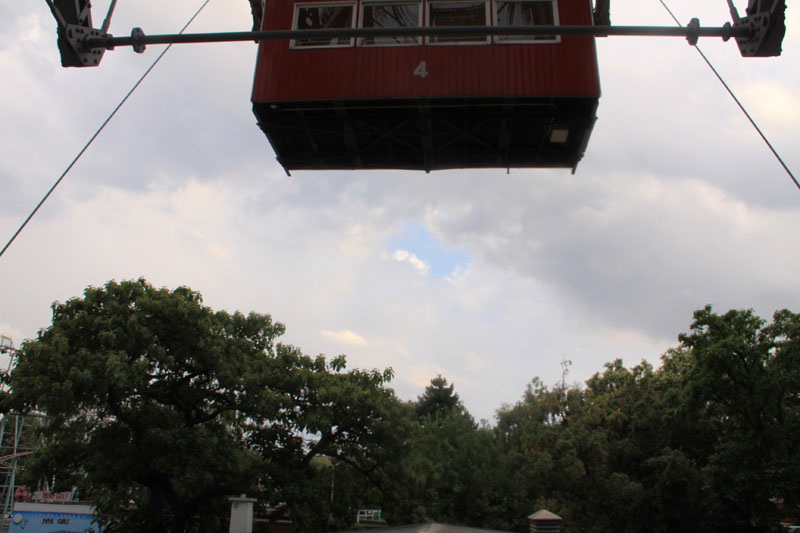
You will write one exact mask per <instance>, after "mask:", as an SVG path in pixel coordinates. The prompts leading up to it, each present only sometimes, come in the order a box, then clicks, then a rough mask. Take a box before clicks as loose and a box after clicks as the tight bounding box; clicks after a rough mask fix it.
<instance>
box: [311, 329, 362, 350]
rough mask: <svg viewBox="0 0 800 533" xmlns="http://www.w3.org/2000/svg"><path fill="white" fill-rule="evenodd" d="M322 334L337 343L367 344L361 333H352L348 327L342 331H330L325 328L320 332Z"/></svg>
mask: <svg viewBox="0 0 800 533" xmlns="http://www.w3.org/2000/svg"><path fill="white" fill-rule="evenodd" d="M322 335H323V336H324V337H326V338H328V339H331V340H333V341H335V342H338V343H339V344H349V345H352V346H364V345H366V344H367V341H366V340H365V339H364V337H362V336H361V335H358V334H357V333H353V332H352V331H350V330H349V329H346V330H344V331H330V330H325V331H323V332H322Z"/></svg>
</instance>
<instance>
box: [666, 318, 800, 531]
mask: <svg viewBox="0 0 800 533" xmlns="http://www.w3.org/2000/svg"><path fill="white" fill-rule="evenodd" d="M679 338H680V341H681V343H682V345H683V346H685V347H686V348H687V349H688V350H690V354H691V360H690V363H691V367H690V369H689V372H688V378H689V381H688V394H689V399H690V401H691V402H693V405H694V406H695V409H697V410H698V411H699V410H700V409H702V410H703V412H704V413H705V417H706V418H707V419H708V420H709V422H710V423H713V427H714V432H715V435H714V440H713V441H712V442H711V451H710V453H709V456H708V459H707V464H706V465H705V467H704V473H705V476H706V482H707V484H708V485H709V487H710V488H711V494H712V495H713V499H709V507H711V508H712V510H713V512H714V514H715V518H716V519H717V520H727V521H728V522H729V523H730V524H731V527H737V528H739V529H746V528H752V529H754V530H755V529H762V530H763V529H766V528H771V527H777V524H778V520H779V519H780V518H781V517H782V515H783V514H787V515H794V516H797V514H798V511H799V510H800V509H799V508H798V504H800V486H798V482H797V481H796V480H797V479H798V474H800V431H799V430H800V381H798V378H799V377H800V315H797V314H794V313H791V312H790V311H787V310H783V311H778V312H776V313H775V315H774V317H773V322H772V323H771V324H766V321H765V320H763V319H761V318H760V317H758V316H756V315H755V314H754V313H753V311H752V310H732V311H728V312H727V313H725V314H722V315H719V314H716V313H714V312H713V310H712V308H711V307H710V306H708V307H706V308H704V309H701V310H699V311H696V312H695V314H694V322H693V324H692V332H691V333H689V334H684V335H681V336H680V337H679ZM776 503H781V504H782V506H783V510H782V511H779V510H778V508H777V505H776Z"/></svg>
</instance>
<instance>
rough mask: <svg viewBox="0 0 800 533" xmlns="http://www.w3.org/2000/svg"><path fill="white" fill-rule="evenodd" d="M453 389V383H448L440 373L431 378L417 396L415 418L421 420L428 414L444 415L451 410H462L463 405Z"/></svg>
mask: <svg viewBox="0 0 800 533" xmlns="http://www.w3.org/2000/svg"><path fill="white" fill-rule="evenodd" d="M454 389H455V385H453V384H452V383H451V384H449V385H448V384H447V378H443V377H442V376H441V374H440V375H438V376H436V377H435V378H433V379H432V380H431V384H430V385H428V386H427V387H425V392H424V393H423V394H422V396H420V397H418V398H417V404H416V410H415V412H416V415H417V418H418V419H419V420H422V419H424V418H425V417H428V416H434V417H436V416H439V415H446V414H449V413H450V412H451V411H453V410H458V411H463V410H464V406H463V405H462V403H461V400H460V399H459V397H458V394H456V393H455V390H454Z"/></svg>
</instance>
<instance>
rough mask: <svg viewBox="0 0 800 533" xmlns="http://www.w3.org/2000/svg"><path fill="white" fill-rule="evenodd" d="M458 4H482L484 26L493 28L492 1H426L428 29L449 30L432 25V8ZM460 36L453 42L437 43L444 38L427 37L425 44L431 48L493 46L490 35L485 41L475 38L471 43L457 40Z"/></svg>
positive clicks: (454, 37) (426, 24) (426, 25)
mask: <svg viewBox="0 0 800 533" xmlns="http://www.w3.org/2000/svg"><path fill="white" fill-rule="evenodd" d="M449 3H452V4H456V3H476V4H477V3H482V4H483V5H484V10H485V11H484V13H485V18H484V21H485V23H484V24H483V25H484V26H491V25H492V9H491V4H492V2H491V1H490V0H425V27H426V28H437V27H438V28H447V27H448V26H434V25H432V24H431V6H432V5H433V4H449ZM457 37H458V36H453V37H452V39H454V40H452V41H438V42H437V41H435V40H434V39H441V38H442V37H431V36H428V37H425V44H426V45H429V46H477V45H483V44H491V42H492V40H491V38H490V36H489V35H486V36H485V37H484V39H483V40H478V39H480V37H476V38H474V40H469V41H460V40H455V39H456V38H457Z"/></svg>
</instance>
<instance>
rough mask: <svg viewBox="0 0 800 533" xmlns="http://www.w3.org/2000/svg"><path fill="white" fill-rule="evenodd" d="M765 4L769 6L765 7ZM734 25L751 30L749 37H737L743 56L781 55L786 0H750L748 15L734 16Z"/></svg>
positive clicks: (784, 29) (784, 30) (784, 32)
mask: <svg viewBox="0 0 800 533" xmlns="http://www.w3.org/2000/svg"><path fill="white" fill-rule="evenodd" d="M764 4H769V6H768V7H765V6H764ZM736 15H738V13H737V14H736ZM733 27H734V28H747V29H748V30H750V36H749V37H738V38H737V39H736V44H738V45H739V51H740V52H741V54H742V56H744V57H772V56H779V55H781V47H782V45H783V37H784V35H785V34H786V0H750V5H749V7H748V8H747V16H746V17H740V18H739V17H737V16H734V21H733Z"/></svg>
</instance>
